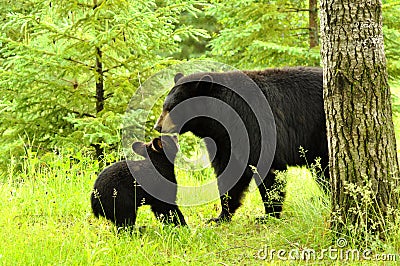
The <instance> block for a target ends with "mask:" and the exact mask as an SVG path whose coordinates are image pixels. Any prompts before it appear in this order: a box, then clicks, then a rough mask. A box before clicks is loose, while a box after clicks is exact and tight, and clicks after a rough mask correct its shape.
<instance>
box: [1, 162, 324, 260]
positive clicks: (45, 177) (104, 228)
mask: <svg viewBox="0 0 400 266" xmlns="http://www.w3.org/2000/svg"><path fill="white" fill-rule="evenodd" d="M96 171H98V166H97V165H95V164H94V165H93V164H92V163H91V162H90V160H84V161H82V162H80V163H74V162H72V161H70V159H69V158H68V157H62V156H54V158H51V159H50V160H49V159H47V160H46V163H43V162H42V161H41V160H38V158H36V157H35V154H28V158H26V161H25V167H24V170H23V172H22V173H21V174H20V176H19V177H18V178H15V177H14V176H3V179H4V180H6V181H5V182H3V183H1V186H0V205H1V208H0V228H1V231H0V239H1V245H0V264H2V265H55V264H62V265H81V264H83V265H86V264H88V265H113V264H123V265H154V264H162V265H164V264H171V265H181V264H183V265H185V264H192V265H225V264H227V265H238V264H243V265H255V264H262V263H264V262H263V261H262V260H259V259H257V252H258V250H260V249H262V248H264V247H265V246H270V247H275V248H287V247H290V246H292V247H316V248H318V247H320V246H326V245H329V241H330V240H329V239H330V236H329V231H328V230H327V224H326V217H327V215H328V213H329V212H328V207H327V206H326V204H323V202H322V201H321V200H320V199H319V198H318V197H319V196H321V194H320V192H319V189H318V188H317V187H316V185H315V184H314V182H313V180H312V179H311V176H310V174H309V172H307V171H305V170H304V169H303V170H301V169H296V168H293V169H291V170H290V171H289V172H288V173H287V174H286V175H287V177H288V178H289V184H288V190H289V193H288V197H287V201H286V205H285V213H284V215H283V219H281V220H277V219H272V218H271V219H270V220H269V221H268V222H267V223H266V224H257V223H256V222H255V218H256V217H257V216H261V215H263V207H262V203H261V198H260V196H259V194H258V192H257V191H256V190H255V184H252V185H251V187H250V191H249V192H248V193H247V194H246V198H245V199H244V205H243V207H241V208H240V209H239V210H238V212H237V214H236V215H235V216H234V218H233V221H232V222H231V223H226V224H222V225H219V226H217V225H215V224H207V223H206V221H207V219H209V218H211V217H215V216H216V215H217V214H218V209H219V202H218V201H214V202H211V203H209V204H205V205H204V204H203V205H199V206H191V207H182V211H183V213H184V215H185V217H186V219H187V222H188V224H189V227H188V228H174V227H171V226H164V225H162V224H160V223H159V222H158V221H157V220H156V219H155V218H154V216H153V214H152V213H151V211H150V208H149V207H142V208H141V209H140V212H139V216H138V221H137V226H138V227H141V229H140V230H139V229H138V230H136V231H134V232H133V234H132V235H131V234H130V233H129V232H122V233H120V234H117V233H116V230H115V228H114V226H113V225H112V224H111V223H109V222H108V221H106V220H105V219H96V218H95V217H93V215H92V214H91V210H90V203H89V195H90V192H91V189H92V185H93V182H94V180H95V178H96ZM205 172H206V173H207V172H208V173H210V171H208V170H206V171H205ZM202 174H204V171H203V172H202ZM185 178H196V177H194V176H188V177H186V176H185V175H183V174H181V175H180V176H179V179H180V180H181V181H182V182H183V179H185ZM203 178H204V177H203ZM207 178H209V179H210V180H211V178H213V177H212V176H210V177H207ZM207 178H206V179H207ZM186 181H187V182H189V180H186Z"/></svg>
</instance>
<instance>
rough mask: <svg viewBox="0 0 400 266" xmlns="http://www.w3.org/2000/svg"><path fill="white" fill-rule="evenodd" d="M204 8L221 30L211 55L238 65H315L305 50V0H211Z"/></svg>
mask: <svg viewBox="0 0 400 266" xmlns="http://www.w3.org/2000/svg"><path fill="white" fill-rule="evenodd" d="M213 2H214V4H215V6H214V7H212V8H210V9H209V10H208V12H209V14H211V15H212V16H214V17H215V18H216V19H217V21H218V23H219V28H220V29H221V30H220V32H219V33H218V35H217V36H214V38H213V39H212V41H211V42H210V44H211V47H212V51H211V53H210V55H211V56H213V57H214V58H216V59H217V60H218V61H220V62H224V63H228V64H231V65H233V66H236V67H238V68H250V69H251V68H265V67H274V66H283V65H319V61H320V56H319V49H318V48H315V49H309V44H308V36H309V35H308V34H309V33H308V12H307V11H306V10H307V8H308V1H287V0H278V1H256V0H248V1H237V0H235V1H221V0H215V1H213Z"/></svg>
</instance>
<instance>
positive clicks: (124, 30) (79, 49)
mask: <svg viewBox="0 0 400 266" xmlns="http://www.w3.org/2000/svg"><path fill="white" fill-rule="evenodd" d="M195 4H198V2H197V1H163V2H162V4H159V3H158V2H157V1H131V0H130V1H118V0H115V1H89V0H79V1H39V0H36V1H34V0H31V1H28V2H26V1H13V2H12V4H11V5H6V4H1V5H0V9H1V10H2V15H1V18H2V24H1V25H0V26H1V32H2V34H1V35H0V60H1V61H0V91H1V97H0V101H1V102H0V104H1V118H0V119H1V121H0V122H1V125H0V134H1V137H2V141H3V142H5V143H7V144H8V145H9V147H7V148H8V149H9V150H10V149H11V150H12V151H15V150H14V149H16V148H17V147H18V145H20V144H21V143H20V142H18V141H15V140H18V139H19V138H21V139H23V140H25V139H26V137H29V138H35V140H36V142H37V143H40V144H41V145H42V147H45V148H47V149H51V148H52V147H54V146H73V147H75V148H76V149H78V150H79V149H80V148H83V147H90V146H94V145H100V146H101V147H115V146H117V145H118V143H119V141H120V138H119V131H120V127H121V121H122V114H123V113H124V111H125V109H126V107H127V104H128V102H129V98H130V97H131V95H132V94H133V93H134V91H135V90H136V88H137V87H138V86H139V84H140V82H141V81H143V80H145V79H146V78H147V77H148V76H149V75H151V74H152V73H154V72H156V71H157V70H159V69H161V68H163V67H165V66H166V65H169V64H171V63H173V62H175V61H174V60H172V59H171V58H170V56H172V55H173V54H174V53H176V52H177V51H178V50H179V43H180V41H179V40H181V39H182V38H184V37H185V36H206V35H207V33H206V32H205V31H203V30H198V29H194V28H193V27H192V26H190V25H183V24H181V25H179V27H177V24H178V23H179V19H180V15H181V13H182V12H189V13H195V12H196V11H197V9H196V8H195V7H194V5H195ZM99 88H101V90H103V92H101V93H103V96H100V94H99ZM101 97H103V99H102V98H101ZM99 105H103V106H101V107H99ZM11 144H13V145H11ZM10 145H11V146H10ZM2 157H3V156H2Z"/></svg>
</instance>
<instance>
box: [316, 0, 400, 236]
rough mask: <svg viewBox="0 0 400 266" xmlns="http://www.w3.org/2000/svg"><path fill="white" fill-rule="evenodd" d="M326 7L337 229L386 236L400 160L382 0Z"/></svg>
mask: <svg viewBox="0 0 400 266" xmlns="http://www.w3.org/2000/svg"><path fill="white" fill-rule="evenodd" d="M320 9H321V12H320V14H321V40H322V49H321V55H322V60H323V65H324V100H325V112H326V117H327V134H328V144H329V153H330V154H329V156H330V157H329V160H330V175H331V180H332V208H333V210H332V217H331V218H332V229H333V230H334V231H335V232H337V233H338V234H342V233H345V234H348V235H349V234H350V235H351V236H353V237H354V236H356V237H361V236H369V235H371V233H372V234H379V235H380V237H383V238H384V237H385V234H383V233H384V231H385V227H386V226H387V225H388V224H387V222H388V221H393V219H394V215H393V210H396V209H397V207H398V202H399V195H398V192H397V191H396V189H397V188H398V186H399V182H398V178H399V167H398V162H397V153H396V141H395V135H394V127H393V121H392V110H391V97H390V90H389V86H388V78H387V70H386V59H385V54H384V47H383V34H382V10H381V9H382V3H381V0H368V1H354V0H321V2H320ZM363 241H365V239H364V240H363Z"/></svg>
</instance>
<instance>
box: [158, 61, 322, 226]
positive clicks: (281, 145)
mask: <svg viewBox="0 0 400 266" xmlns="http://www.w3.org/2000/svg"><path fill="white" fill-rule="evenodd" d="M244 73H245V74H246V75H247V76H248V77H250V78H251V79H252V80H253V81H254V82H255V83H256V84H257V85H258V87H259V88H260V89H261V90H262V92H263V94H264V95H265V97H266V98H267V100H268V102H269V105H270V107H271V109H272V113H273V115H274V118H275V124H276V136H277V142H276V152H275V155H274V158H273V162H272V166H271V170H270V171H269V172H268V174H267V176H266V178H265V179H264V181H263V183H262V184H260V185H259V187H258V188H259V191H260V194H261V196H262V199H263V202H264V207H265V212H266V214H272V215H274V216H276V217H280V213H281V211H282V203H283V200H284V191H283V190H282V191H280V192H279V195H278V196H279V197H278V199H272V200H271V199H270V198H269V196H268V191H270V190H272V189H274V185H275V184H276V176H275V174H274V170H285V169H286V168H287V165H304V164H305V163H306V161H307V162H308V163H312V162H313V161H314V160H315V159H316V158H317V157H320V158H321V166H322V169H324V170H325V173H324V176H325V178H328V171H327V166H328V147H327V139H326V125H325V113H324V105H323V96H322V70H321V69H320V68H311V67H292V68H282V69H267V70H264V71H245V72H244ZM194 75H202V76H203V77H204V81H203V79H202V80H201V81H198V80H199V79H198V78H197V81H196V82H190V80H193V75H190V76H186V77H180V79H179V78H177V81H178V82H177V83H176V84H175V86H174V88H173V89H172V90H171V91H170V93H169V94H168V96H167V97H166V99H165V102H164V106H163V109H164V110H163V113H164V112H169V111H171V110H172V109H173V108H174V107H175V106H176V105H177V104H178V103H180V102H182V101H184V100H185V99H188V98H192V97H196V96H209V97H214V98H218V99H220V100H222V101H224V102H226V103H227V104H229V105H230V106H231V107H232V108H234V109H235V111H236V112H237V113H238V114H239V116H240V117H241V118H242V120H243V121H244V122H245V126H246V129H247V132H248V135H249V138H250V139H249V141H250V158H249V160H248V161H247V162H245V163H246V165H254V164H255V163H256V162H257V160H258V158H259V153H260V147H259V145H260V134H261V133H260V128H259V127H258V124H257V120H256V118H255V116H254V115H253V114H252V113H253V112H252V111H251V106H248V105H247V104H246V103H244V102H243V101H242V100H241V99H240V98H239V97H238V96H237V95H236V94H235V93H233V92H232V91H231V90H229V89H227V88H225V87H223V86H220V85H218V84H215V83H210V81H212V80H217V79H219V80H221V79H234V78H235V75H238V74H237V72H227V73H201V74H194ZM191 76H192V77H191ZM194 80H196V78H195V79H194ZM187 81H189V82H187ZM186 82H187V83H186ZM197 108H199V107H197ZM172 113H173V112H171V114H172ZM171 119H172V121H173V122H174V124H177V128H179V126H181V125H179V122H180V121H179V118H178V117H173V116H171ZM266 119H268V118H266ZM156 130H158V131H162V124H158V125H156ZM170 131H171V130H170ZM172 131H173V130H172ZM187 131H191V132H193V133H194V134H195V135H197V136H199V137H201V138H204V137H209V138H212V139H213V140H214V141H215V142H216V146H217V152H216V156H215V157H214V160H213V161H212V166H213V168H214V169H215V172H216V174H217V176H219V175H220V174H221V173H222V172H223V170H224V169H225V167H226V165H227V163H228V160H229V158H230V145H231V143H230V140H229V136H228V133H227V131H226V130H225V128H224V127H223V126H222V125H221V124H220V123H218V121H215V120H213V119H208V118H205V117H199V118H196V119H193V120H191V121H189V122H188V123H186V124H185V125H184V126H183V127H182V128H181V130H180V132H179V133H184V132H187ZM206 145H207V143H206ZM300 146H301V147H303V148H304V149H305V150H306V151H307V153H306V160H305V158H303V157H301V154H300V152H299V147H300ZM235 158H236V159H235ZM240 158H241V155H240V154H237V155H236V156H234V157H233V158H231V160H232V159H233V160H238V162H239V161H240ZM252 176H253V172H252V170H251V169H250V168H249V167H247V168H246V170H245V172H244V173H243V174H242V176H241V177H240V179H239V181H238V182H237V183H236V185H235V186H234V187H233V188H232V189H231V190H229V192H228V193H227V194H224V195H221V205H222V211H221V213H220V215H219V217H218V218H215V219H213V220H215V221H221V220H230V219H231V217H232V215H233V214H234V212H235V211H236V209H237V208H238V207H239V206H240V205H241V202H240V201H241V198H242V196H243V192H244V191H245V190H246V189H247V187H248V185H249V183H250V180H251V178H252ZM233 178H234V177H233ZM218 182H219V187H220V184H221V183H220V182H223V180H220V178H218ZM220 194H221V193H220Z"/></svg>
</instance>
